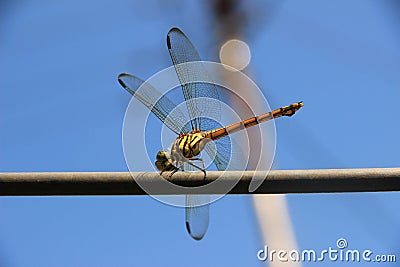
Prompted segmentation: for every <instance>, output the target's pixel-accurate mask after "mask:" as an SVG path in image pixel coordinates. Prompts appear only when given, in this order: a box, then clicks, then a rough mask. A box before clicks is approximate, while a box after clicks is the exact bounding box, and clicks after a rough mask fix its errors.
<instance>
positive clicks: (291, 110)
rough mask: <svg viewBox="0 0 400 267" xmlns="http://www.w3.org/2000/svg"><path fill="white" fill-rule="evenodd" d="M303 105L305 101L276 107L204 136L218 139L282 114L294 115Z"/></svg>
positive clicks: (206, 133)
mask: <svg viewBox="0 0 400 267" xmlns="http://www.w3.org/2000/svg"><path fill="white" fill-rule="evenodd" d="M302 106H303V102H297V103H294V104H291V105H289V106H284V107H281V108H278V109H275V110H273V111H271V112H267V113H264V114H261V115H260V116H256V117H252V118H249V119H247V120H243V121H241V122H237V123H234V124H231V125H228V126H226V127H222V128H218V129H215V130H211V131H208V132H205V133H204V134H203V136H204V137H205V138H209V139H211V140H218V139H220V138H222V137H225V136H227V135H229V134H232V133H235V132H238V131H240V130H243V129H246V128H249V127H252V126H254V125H257V124H259V123H262V122H266V121H269V120H272V119H276V118H279V117H282V116H289V117H290V116H292V115H293V114H295V113H296V111H298V110H299V109H300V108H301V107H302Z"/></svg>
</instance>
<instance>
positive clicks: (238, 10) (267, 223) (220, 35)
mask: <svg viewBox="0 0 400 267" xmlns="http://www.w3.org/2000/svg"><path fill="white" fill-rule="evenodd" d="M212 3H213V6H212V7H213V11H214V14H215V19H216V22H215V23H216V25H215V26H216V27H214V29H216V32H215V34H216V36H217V39H218V41H219V43H220V44H224V43H225V42H227V41H228V40H230V39H233V38H234V39H239V40H242V38H241V37H242V35H243V29H244V27H245V25H247V24H248V20H250V19H251V17H252V16H251V14H248V13H249V12H246V10H245V8H243V6H245V4H248V3H240V1H239V0H219V1H213V2H212ZM226 53H229V54H228V55H225V56H226V57H227V58H229V61H230V62H240V61H241V59H240V58H237V57H240V56H242V54H241V53H237V52H235V51H234V50H232V49H229V50H227V51H226ZM247 73H249V71H248V68H247ZM236 77H237V76H236V75H233V74H232V75H229V72H226V75H225V77H223V78H224V79H229V80H230V81H232V80H234V81H233V82H232V83H233V84H235V85H237V86H238V88H244V86H243V87H242V86H240V83H241V79H237V78H236ZM235 79H236V80H235ZM242 94H243V95H244V96H245V97H247V99H252V95H251V92H249V91H247V90H243V91H242ZM246 94H249V95H246ZM235 101H237V100H235V99H231V102H233V103H232V104H233V105H235ZM237 104H239V103H237ZM251 104H252V105H257V104H259V100H258V99H252V101H251ZM238 106H239V107H243V110H241V112H242V111H243V114H246V113H249V110H246V107H245V106H244V105H243V103H241V104H239V105H238ZM253 108H254V107H253ZM255 108H257V107H255ZM258 115H259V114H258ZM248 134H249V138H250V139H251V140H252V141H253V142H252V143H251V144H250V159H249V164H248V169H254V168H255V164H257V162H258V159H259V157H260V152H261V151H260V146H259V145H258V144H259V142H268V140H261V137H260V135H259V134H257V133H255V132H251V131H250V132H249V133H248ZM260 164H263V162H260ZM265 165H267V164H265ZM260 167H261V168H264V169H267V168H269V166H260ZM252 199H253V204H254V210H255V213H256V216H257V219H258V223H259V227H260V229H261V233H262V237H263V238H262V241H263V242H264V244H263V245H267V246H268V247H269V248H270V249H274V250H280V249H283V250H286V251H290V250H293V249H296V248H297V244H296V238H295V233H294V231H293V227H292V223H291V219H290V215H289V211H288V206H287V202H286V197H285V196H284V195H257V196H253V197H252ZM267 262H268V264H269V266H273V267H277V266H289V265H290V266H301V264H300V263H298V262H290V261H288V262H281V261H278V260H276V261H272V262H270V261H267Z"/></svg>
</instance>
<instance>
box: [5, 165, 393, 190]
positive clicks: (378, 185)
mask: <svg viewBox="0 0 400 267" xmlns="http://www.w3.org/2000/svg"><path fill="white" fill-rule="evenodd" d="M221 173H222V172H213V171H210V172H207V177H206V178H204V175H203V173H201V172H180V173H176V174H174V175H173V176H172V177H168V175H166V176H164V177H163V178H161V177H160V175H159V174H158V173H155V172H148V173H144V172H138V173H129V172H32V173H17V172H16V173H0V196H76V195H146V194H147V193H146V192H145V191H144V190H143V189H142V187H141V186H140V185H142V186H143V185H144V186H145V188H150V189H151V190H150V192H151V194H153V195H182V194H188V193H191V194H225V193H228V194H272V193H273V194H286V193H340V192H378V191H399V190H400V168H376V169H330V170H328V169H326V170H272V171H270V172H267V171H257V172H256V171H245V172H234V171H230V172H225V174H224V176H222V177H221ZM217 179H218V185H216V186H209V187H207V186H206V187H204V186H202V185H205V184H209V183H210V182H213V181H215V180H217ZM252 179H255V181H260V180H263V182H262V184H261V185H260V186H259V187H258V189H257V190H256V191H254V192H251V193H250V192H249V189H248V188H249V184H250V181H251V180H252ZM166 180H167V181H170V182H172V183H174V184H178V185H180V186H181V187H179V188H178V187H177V188H176V189H173V190H171V188H170V187H171V186H169V187H166V186H165V183H166ZM237 180H239V182H238V183H237V184H236V185H235V186H234V187H233V188H232V189H231V190H229V192H226V191H227V190H226V186H227V185H228V184H230V183H232V182H234V181H237ZM260 182H261V181H260ZM139 184H140V185H139ZM193 187H196V188H193ZM193 190H195V191H193ZM146 191H147V190H146Z"/></svg>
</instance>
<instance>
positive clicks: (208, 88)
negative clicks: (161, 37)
mask: <svg viewBox="0 0 400 267" xmlns="http://www.w3.org/2000/svg"><path fill="white" fill-rule="evenodd" d="M167 46H168V51H169V53H170V55H171V59H172V62H173V64H174V67H175V70H176V73H177V75H178V78H179V80H180V82H181V84H182V90H183V95H184V97H185V100H186V106H187V108H188V112H189V116H190V119H191V127H192V129H198V130H201V131H208V130H212V129H215V128H216V124H215V121H213V120H204V119H203V118H205V117H211V118H214V119H216V120H218V119H219V118H220V114H221V107H220V105H219V104H218V101H213V102H216V103H213V104H212V105H210V103H209V101H207V98H208V99H210V98H213V99H216V100H218V99H219V96H218V90H217V86H216V85H215V84H212V83H204V82H191V81H211V79H210V76H209V73H208V72H207V71H206V69H205V67H204V65H203V64H201V63H200V61H201V59H200V56H199V54H198V53H197V50H196V48H195V47H194V46H193V44H192V43H191V42H190V40H189V39H188V38H187V37H186V35H185V34H184V33H183V32H182V31H181V30H179V29H177V28H172V29H171V30H170V31H169V32H168V35H167ZM193 61H198V62H199V63H198V64H196V65H189V66H188V65H186V64H183V63H187V62H193Z"/></svg>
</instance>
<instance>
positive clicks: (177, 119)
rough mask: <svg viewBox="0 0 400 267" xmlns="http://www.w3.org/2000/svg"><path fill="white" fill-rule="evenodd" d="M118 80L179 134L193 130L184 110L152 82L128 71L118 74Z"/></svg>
mask: <svg viewBox="0 0 400 267" xmlns="http://www.w3.org/2000/svg"><path fill="white" fill-rule="evenodd" d="M118 82H119V83H120V84H121V85H122V87H124V88H125V89H126V90H127V91H128V92H129V93H130V94H131V95H133V96H134V97H135V98H136V99H137V100H139V101H140V102H142V103H143V104H144V105H145V106H146V107H147V108H148V109H150V110H151V111H152V112H153V113H154V115H156V116H157V117H158V118H159V119H160V120H161V121H162V122H163V123H164V124H165V125H166V126H167V127H168V128H169V129H171V130H172V131H173V132H175V133H176V134H177V135H179V134H180V133H188V132H190V131H191V129H190V126H189V125H188V124H187V123H185V118H186V116H185V115H184V113H183V112H182V110H180V109H179V108H177V106H176V105H175V104H174V103H173V102H172V101H171V100H170V99H169V98H168V97H167V96H165V95H162V94H161V93H160V92H159V91H157V89H155V88H154V87H153V86H152V85H151V84H149V83H147V82H145V81H143V80H142V79H140V78H138V77H136V76H133V75H131V74H127V73H121V74H120V75H118Z"/></svg>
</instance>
